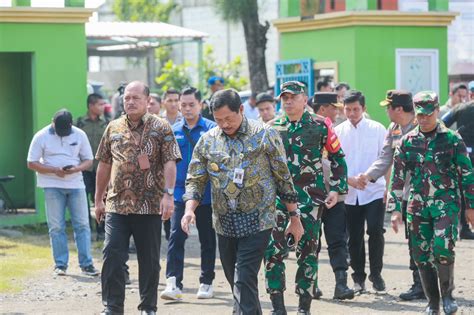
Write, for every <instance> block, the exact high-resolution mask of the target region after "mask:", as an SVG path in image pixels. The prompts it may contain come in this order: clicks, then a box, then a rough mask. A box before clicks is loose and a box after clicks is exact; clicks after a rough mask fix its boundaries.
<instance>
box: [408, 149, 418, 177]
mask: <svg viewBox="0 0 474 315" xmlns="http://www.w3.org/2000/svg"><path fill="white" fill-rule="evenodd" d="M420 159H421V156H420V154H418V153H416V152H407V153H406V168H407V170H408V171H409V172H411V173H412V176H413V172H414V171H415V169H416V168H418V167H420V162H421V160H420Z"/></svg>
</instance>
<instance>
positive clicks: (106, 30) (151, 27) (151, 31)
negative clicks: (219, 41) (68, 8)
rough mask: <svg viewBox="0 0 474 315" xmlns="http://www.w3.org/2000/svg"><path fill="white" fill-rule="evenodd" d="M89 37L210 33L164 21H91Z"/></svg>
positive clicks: (88, 30)
mask: <svg viewBox="0 0 474 315" xmlns="http://www.w3.org/2000/svg"><path fill="white" fill-rule="evenodd" d="M86 36H87V38H112V37H129V38H130V37H131V38H137V39H142V38H154V39H162V38H167V39H171V38H173V39H178V38H180V39H183V38H186V39H198V38H199V39H202V38H204V37H207V36H208V34H206V33H203V32H199V31H195V30H192V29H189V28H184V27H180V26H176V25H172V24H167V23H162V22H89V23H86Z"/></svg>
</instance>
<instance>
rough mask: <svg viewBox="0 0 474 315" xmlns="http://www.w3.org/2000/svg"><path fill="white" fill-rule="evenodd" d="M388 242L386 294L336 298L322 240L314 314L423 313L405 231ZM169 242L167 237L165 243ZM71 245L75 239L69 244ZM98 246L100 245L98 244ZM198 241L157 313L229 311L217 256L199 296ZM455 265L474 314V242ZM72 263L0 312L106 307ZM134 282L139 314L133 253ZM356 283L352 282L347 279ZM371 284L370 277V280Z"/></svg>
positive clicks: (289, 296)
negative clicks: (175, 290)
mask: <svg viewBox="0 0 474 315" xmlns="http://www.w3.org/2000/svg"><path fill="white" fill-rule="evenodd" d="M385 236H386V247H385V257H384V261H385V265H384V271H383V277H384V278H385V282H386V284H387V292H386V293H385V294H375V293H374V292H370V291H369V292H368V293H367V294H363V295H360V296H356V298H355V299H354V300H352V301H343V302H338V301H334V300H332V299H331V297H332V291H333V290H334V275H333V273H332V271H331V269H330V266H329V261H328V257H327V251H326V245H325V242H324V241H323V242H324V243H323V251H322V253H321V266H320V287H321V289H322V291H323V294H324V295H323V297H322V299H321V300H319V301H313V304H312V308H311V311H312V314H313V315H314V314H392V313H393V314H394V313H397V314H420V313H422V312H423V310H424V306H425V302H424V301H416V302H401V301H399V299H398V295H399V294H400V293H401V292H403V291H405V290H406V289H407V288H408V286H409V284H410V280H411V273H410V271H409V270H408V267H407V265H408V254H407V252H408V250H407V248H406V243H405V240H404V239H403V236H402V234H394V233H393V232H392V231H391V230H388V229H387V233H386V234H385ZM162 244H166V241H165V240H164V238H163V243H162ZM71 245H72V244H71ZM96 247H98V246H96ZM198 249H199V241H198V239H197V236H196V233H193V235H192V236H191V237H190V238H189V240H188V242H187V244H186V264H185V274H184V277H185V279H184V286H185V288H184V292H183V293H184V297H183V301H182V302H179V303H177V302H165V301H164V300H159V301H158V314H220V315H223V314H231V310H232V308H231V303H232V296H231V294H230V290H229V286H228V284H227V282H226V281H225V277H224V274H223V271H222V268H221V266H220V262H219V261H217V263H216V264H217V268H216V269H217V270H216V279H215V281H214V291H215V298H214V299H211V300H198V299H197V298H196V297H195V294H196V291H197V288H198V286H199V280H198V278H199V264H200V259H199V250H198ZM165 250H166V246H163V245H162V252H161V257H162V258H161V266H162V267H164V266H165V265H166V253H165ZM456 252H457V255H456V269H455V273H456V275H455V283H456V290H455V292H454V294H455V296H456V298H457V301H458V304H459V306H460V310H459V311H458V314H473V315H474V275H473V274H474V268H473V266H474V241H459V242H458V243H457V247H456ZM100 255H101V254H100V250H99V249H96V250H95V252H94V257H95V261H96V262H97V263H96V265H97V267H101V264H100V257H101V256H100ZM70 266H71V267H70V268H69V270H68V275H67V276H66V277H56V276H53V275H52V270H44V271H43V272H41V273H39V274H38V275H37V276H35V277H34V278H30V279H26V280H23V282H24V285H25V290H23V291H22V292H20V293H18V294H2V295H0V313H2V314H99V313H100V311H101V310H102V305H101V297H100V278H91V277H87V276H83V275H81V273H80V270H79V268H78V267H77V257H71V263H70ZM295 266H296V261H295V257H294V253H292V254H291V255H290V258H289V260H288V263H287V271H288V273H287V279H290V280H291V279H294V275H295V271H296V268H295ZM130 270H131V278H132V284H131V285H129V286H127V292H126V301H125V310H126V314H138V311H137V309H136V305H137V304H138V281H137V260H136V256H135V255H131V257H130ZM164 274H165V273H164V270H163V269H162V271H161V275H160V286H159V291H161V290H163V289H164V280H165V279H164V277H165V276H164ZM349 282H350V285H352V281H349ZM366 284H367V285H368V287H370V282H368V281H367V283H366ZM259 286H260V299H261V303H262V307H263V309H264V314H268V313H269V311H270V309H271V304H270V300H269V298H268V295H267V294H266V293H265V289H264V277H263V273H262V271H260V275H259ZM287 287H288V290H287V291H286V297H285V298H286V304H287V310H288V312H289V313H290V314H291V313H295V312H296V307H297V297H296V295H295V294H294V292H293V288H294V285H293V284H291V283H288V284H287Z"/></svg>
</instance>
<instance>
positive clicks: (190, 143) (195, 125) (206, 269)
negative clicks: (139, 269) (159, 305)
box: [161, 87, 216, 300]
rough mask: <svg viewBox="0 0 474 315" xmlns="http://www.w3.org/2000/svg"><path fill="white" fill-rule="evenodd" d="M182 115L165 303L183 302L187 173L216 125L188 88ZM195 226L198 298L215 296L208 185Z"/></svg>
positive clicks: (178, 127) (213, 237) (175, 127)
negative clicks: (202, 140)
mask: <svg viewBox="0 0 474 315" xmlns="http://www.w3.org/2000/svg"><path fill="white" fill-rule="evenodd" d="M180 103H181V112H182V114H183V116H184V120H182V121H180V122H177V123H176V124H174V125H173V132H174V134H175V137H176V140H177V142H178V144H179V148H180V150H181V155H182V158H183V159H182V160H181V162H180V163H178V164H177V165H176V167H177V176H176V186H175V190H174V202H175V212H174V214H173V216H172V217H171V235H170V239H169V242H168V257H167V264H166V288H165V290H164V291H163V292H162V293H161V298H162V299H165V300H181V298H182V289H183V284H182V281H183V269H184V266H183V265H184V242H185V240H186V238H187V234H186V233H184V232H183V230H182V229H181V218H182V217H183V215H184V203H183V198H182V197H183V194H184V191H185V181H186V174H187V172H188V165H189V163H190V162H191V158H192V154H193V149H194V146H195V145H196V143H197V142H198V140H199V138H200V137H201V135H203V134H204V133H206V132H207V131H208V130H209V129H211V128H214V127H215V126H216V124H215V123H214V122H213V121H211V120H209V119H206V118H203V117H202V116H201V110H202V105H201V93H200V92H199V91H198V90H197V89H195V88H193V87H187V88H185V89H184V90H183V91H182V92H181V96H180ZM196 226H197V229H198V233H199V241H200V243H201V276H200V277H199V282H200V287H199V290H198V292H197V298H199V299H209V298H212V297H213V288H212V281H213V280H214V276H215V273H214V267H215V260H216V234H215V231H214V228H213V227H212V208H211V194H210V186H209V183H208V184H207V187H206V192H205V195H204V198H203V200H202V202H201V204H200V205H199V207H198V208H197V211H196Z"/></svg>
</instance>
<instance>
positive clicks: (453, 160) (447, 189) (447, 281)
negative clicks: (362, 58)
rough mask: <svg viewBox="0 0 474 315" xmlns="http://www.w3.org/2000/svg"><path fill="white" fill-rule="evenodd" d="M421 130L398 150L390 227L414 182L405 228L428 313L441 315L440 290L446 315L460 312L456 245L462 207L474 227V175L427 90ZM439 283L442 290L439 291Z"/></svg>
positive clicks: (419, 98) (418, 98)
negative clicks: (463, 202)
mask: <svg viewBox="0 0 474 315" xmlns="http://www.w3.org/2000/svg"><path fill="white" fill-rule="evenodd" d="M413 103H414V105H415V111H416V116H417V120H418V123H419V126H418V127H416V128H415V129H414V130H413V131H411V132H410V133H408V134H407V135H406V136H404V137H403V138H402V140H401V145H400V147H399V148H397V149H396V151H395V157H394V165H393V170H392V179H391V192H390V199H389V202H388V203H389V210H394V212H393V214H392V227H393V229H394V231H395V232H397V231H398V225H399V224H401V223H402V214H401V207H402V199H403V187H404V185H405V180H407V175H408V174H410V175H411V178H410V179H408V180H409V183H410V195H409V197H408V207H407V224H408V226H409V229H410V233H409V237H410V240H409V241H410V242H411V248H412V255H413V259H414V260H415V263H416V264H417V265H418V269H419V271H420V276H421V281H422V284H423V289H424V291H425V295H426V297H427V298H428V306H427V308H426V313H427V314H439V302H440V291H441V297H442V300H443V309H444V312H445V313H446V314H454V313H456V311H457V309H458V306H457V304H456V301H455V300H454V298H453V296H452V292H453V290H454V245H455V241H456V237H457V232H458V214H459V208H460V203H461V197H460V194H459V191H460V190H462V191H463V192H464V196H465V199H466V205H467V208H468V209H467V210H466V216H467V220H468V221H470V223H471V224H473V223H474V210H473V208H474V174H473V172H472V164H471V160H470V159H469V156H468V154H467V150H466V146H465V144H464V142H463V140H462V139H461V137H460V136H459V134H458V133H457V132H454V131H452V130H450V129H448V128H447V127H446V126H445V125H444V124H442V123H440V122H439V121H438V120H437V117H438V112H439V103H438V96H437V95H436V93H434V92H432V91H423V92H419V93H418V94H416V95H415V96H414V98H413ZM438 278H439V286H438Z"/></svg>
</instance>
